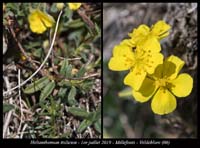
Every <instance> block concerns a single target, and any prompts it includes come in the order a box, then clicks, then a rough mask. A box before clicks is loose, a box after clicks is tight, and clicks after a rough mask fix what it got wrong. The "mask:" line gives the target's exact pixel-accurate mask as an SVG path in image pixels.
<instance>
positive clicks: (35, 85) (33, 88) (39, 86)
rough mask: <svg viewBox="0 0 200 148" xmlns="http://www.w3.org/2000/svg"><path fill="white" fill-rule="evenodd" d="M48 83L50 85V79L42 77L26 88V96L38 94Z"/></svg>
mask: <svg viewBox="0 0 200 148" xmlns="http://www.w3.org/2000/svg"><path fill="white" fill-rule="evenodd" d="M48 83H49V78H48V77H42V78H40V79H39V80H37V81H35V82H33V83H31V84H30V85H28V86H27V87H26V88H25V90H24V93H25V94H32V93H34V92H37V91H39V90H41V89H42V88H43V87H45V86H46V85H47V84H48Z"/></svg>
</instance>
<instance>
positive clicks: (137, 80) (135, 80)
mask: <svg viewBox="0 0 200 148" xmlns="http://www.w3.org/2000/svg"><path fill="white" fill-rule="evenodd" d="M145 76H146V72H145V71H144V70H141V69H138V68H137V67H135V68H134V69H133V71H131V72H130V73H129V74H128V75H127V76H126V77H125V79H124V84H126V85H129V86H131V87H132V88H133V89H134V90H136V91H137V90H139V89H140V87H141V85H142V83H143V81H144V79H145Z"/></svg>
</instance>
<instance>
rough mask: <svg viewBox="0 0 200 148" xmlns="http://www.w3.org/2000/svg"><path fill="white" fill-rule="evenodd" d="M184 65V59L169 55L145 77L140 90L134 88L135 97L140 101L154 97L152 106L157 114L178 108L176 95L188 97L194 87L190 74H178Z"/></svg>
mask: <svg viewBox="0 0 200 148" xmlns="http://www.w3.org/2000/svg"><path fill="white" fill-rule="evenodd" d="M183 65H184V61H182V60H181V59H179V58H178V57H176V56H173V55H172V56H170V57H168V58H167V59H166V60H165V61H164V63H163V64H161V65H159V66H158V67H157V68H156V69H155V72H154V74H152V75H148V76H147V77H146V78H145V80H144V81H143V84H142V86H141V87H140V89H139V90H138V91H136V90H135V89H133V91H132V94H133V96H134V98H135V99H136V100H137V101H139V102H146V101H148V100H149V99H150V98H152V97H153V99H152V102H151V108H152V110H153V112H154V113H156V114H159V115H163V114H168V113H171V112H173V111H174V110H175V109H176V98H175V96H177V97H186V96H188V95H189V94H190V93H191V91H192V88H193V79H192V77H191V76H190V75H189V74H186V73H182V74H180V75H178V73H179V72H180V70H181V69H182V67H183ZM174 95H175V96H174Z"/></svg>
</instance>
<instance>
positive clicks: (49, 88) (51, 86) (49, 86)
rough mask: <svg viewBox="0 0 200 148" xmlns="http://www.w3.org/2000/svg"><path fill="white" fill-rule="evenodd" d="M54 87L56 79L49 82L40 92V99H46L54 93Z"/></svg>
mask: <svg viewBox="0 0 200 148" xmlns="http://www.w3.org/2000/svg"><path fill="white" fill-rule="evenodd" d="M54 88H55V82H54V81H52V82H50V83H48V84H47V85H46V87H45V88H44V89H43V90H42V92H41V94H40V100H44V99H46V98H47V97H48V96H49V95H50V94H51V93H52V91H53V89H54Z"/></svg>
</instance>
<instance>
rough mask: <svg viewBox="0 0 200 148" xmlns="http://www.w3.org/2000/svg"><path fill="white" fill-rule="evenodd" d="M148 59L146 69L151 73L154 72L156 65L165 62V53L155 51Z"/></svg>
mask: <svg viewBox="0 0 200 148" xmlns="http://www.w3.org/2000/svg"><path fill="white" fill-rule="evenodd" d="M146 59H147V60H146V62H145V63H146V65H145V69H146V71H147V72H148V73H149V74H153V73H154V71H155V69H156V67H157V66H158V65H160V64H162V63H163V55H162V54H161V53H153V54H151V56H150V57H147V58H146Z"/></svg>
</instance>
